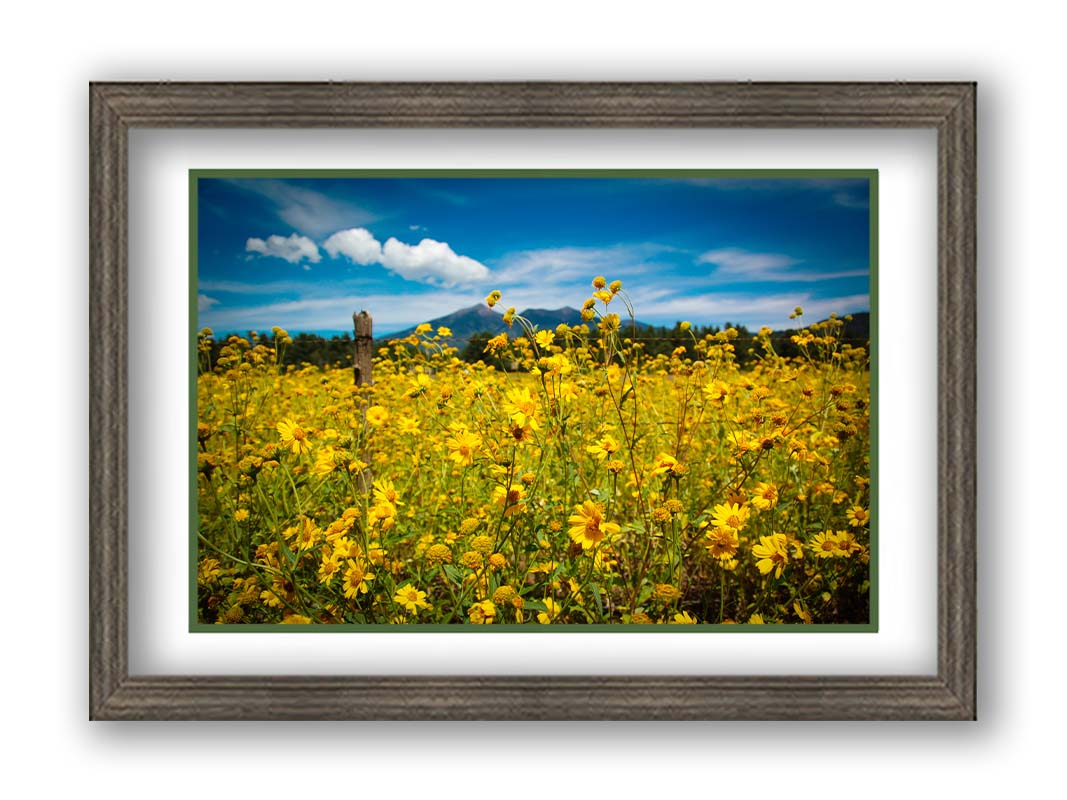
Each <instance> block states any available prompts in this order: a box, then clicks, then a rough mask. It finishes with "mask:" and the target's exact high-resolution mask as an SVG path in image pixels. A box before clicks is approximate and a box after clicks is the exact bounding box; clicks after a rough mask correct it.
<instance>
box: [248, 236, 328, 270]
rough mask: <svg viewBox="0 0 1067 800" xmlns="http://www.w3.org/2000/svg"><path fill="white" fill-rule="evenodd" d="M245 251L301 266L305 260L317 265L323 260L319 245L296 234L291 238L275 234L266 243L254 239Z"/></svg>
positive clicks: (249, 242) (250, 240)
mask: <svg viewBox="0 0 1067 800" xmlns="http://www.w3.org/2000/svg"><path fill="white" fill-rule="evenodd" d="M245 250H246V251H247V252H249V253H259V254H260V255H262V256H272V257H274V258H284V259H285V260H286V261H288V262H289V263H290V264H299V263H300V262H301V261H303V260H304V259H307V260H308V261H310V262H311V263H312V264H317V263H318V262H319V261H320V260H322V256H320V255H319V247H318V245H317V244H315V243H314V242H313V241H311V240H310V239H309V238H307V237H306V236H300V235H299V234H296V233H294V234H291V235H290V236H289V238H285V237H283V236H278V235H277V234H275V235H273V236H270V237H268V238H267V240H266V241H264V240H263V239H259V238H256V237H252V238H250V239H249V240H248V241H247V242H246V243H245Z"/></svg>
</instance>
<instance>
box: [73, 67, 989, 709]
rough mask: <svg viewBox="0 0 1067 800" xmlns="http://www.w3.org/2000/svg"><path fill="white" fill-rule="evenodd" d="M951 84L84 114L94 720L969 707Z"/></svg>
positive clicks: (497, 92)
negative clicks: (87, 194)
mask: <svg viewBox="0 0 1067 800" xmlns="http://www.w3.org/2000/svg"><path fill="white" fill-rule="evenodd" d="M974 104H975V88H974V86H973V85H971V84H625V85H624V84H359V83H354V84H158V85H157V84H151V85H150V84H94V85H92V86H91V102H90V111H91V129H90V147H91V198H90V206H91V242H90V250H91V252H90V255H91V291H92V294H91V309H90V315H91V331H90V337H91V375H92V382H91V395H90V429H91V440H92V441H91V445H92V446H91V454H92V455H91V464H90V469H91V474H92V476H93V483H92V492H91V498H90V500H91V509H90V511H91V543H90V544H91V549H90V553H91V561H90V564H91V574H90V591H91V597H90V627H91V635H90V642H91V652H90V678H91V692H90V716H91V718H93V719H224V718H229V719H438V718H439V719H974V717H975V713H976V712H975V656H974V654H975V644H974V642H975V623H976V619H975V552H974V547H975V541H976V533H975V529H976V520H975V490H974V485H975V483H974V474H975V428H974V423H975V408H974V390H975V367H976V352H975V341H974V330H975V327H974V325H975V323H974V319H975V174H974V168H975V153H974V146H975V145H974V119H975V114H974Z"/></svg>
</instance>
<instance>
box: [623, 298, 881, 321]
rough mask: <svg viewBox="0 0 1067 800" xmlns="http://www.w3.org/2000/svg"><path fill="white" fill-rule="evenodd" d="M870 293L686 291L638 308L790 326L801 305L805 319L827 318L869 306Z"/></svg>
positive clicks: (646, 315)
mask: <svg viewBox="0 0 1067 800" xmlns="http://www.w3.org/2000/svg"><path fill="white" fill-rule="evenodd" d="M870 303H871V300H870V295H868V294H852V295H844V296H841V297H814V296H812V295H811V294H810V293H801V294H797V293H795V292H794V293H789V294H786V293H781V294H770V295H762V294H750V293H730V294H727V293H721V294H720V293H715V294H710V293H705V294H687V295H681V296H676V297H671V298H665V299H661V300H655V301H651V302H643V303H641V304H640V307H639V308H638V314H637V316H638V319H642V320H646V319H650V320H672V321H677V320H682V319H696V320H717V321H719V323H720V324H721V323H723V322H727V321H729V322H733V323H735V324H740V325H748V326H749V327H753V326H754V327H759V326H762V325H767V326H768V327H771V328H779V329H780V328H784V327H787V326H788V325H790V324H791V323H790V322H789V315H790V314H791V313H792V312H793V309H794V308H795V307H796V306H798V305H800V306H803V308H804V316H805V318H808V319H812V320H816V319H824V318H826V317H828V316H829V315H830V314H833V313H836V314H842V315H844V314H849V313H852V312H856V311H864V310H866V309H868V308H870Z"/></svg>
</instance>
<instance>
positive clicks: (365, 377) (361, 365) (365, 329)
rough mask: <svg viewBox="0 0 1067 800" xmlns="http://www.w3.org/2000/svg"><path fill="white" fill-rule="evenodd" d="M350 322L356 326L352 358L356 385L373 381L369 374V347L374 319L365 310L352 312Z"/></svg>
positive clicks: (372, 340)
mask: <svg viewBox="0 0 1067 800" xmlns="http://www.w3.org/2000/svg"><path fill="white" fill-rule="evenodd" d="M352 324H353V325H354V326H355V328H356V352H355V358H354V360H353V364H352V366H353V372H354V376H353V377H354V379H355V383H356V386H363V385H364V384H367V385H369V384H372V383H374V380H373V377H372V376H371V349H372V346H373V344H374V336H373V335H372V333H371V331H372V329H373V325H374V320H372V319H371V315H370V314H368V313H367V312H366V311H360V312H359V313H358V314H355V313H354V314H352Z"/></svg>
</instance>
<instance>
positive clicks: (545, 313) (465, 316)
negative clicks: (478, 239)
mask: <svg viewBox="0 0 1067 800" xmlns="http://www.w3.org/2000/svg"><path fill="white" fill-rule="evenodd" d="M519 316H521V317H525V318H526V319H528V320H530V322H531V323H532V324H533V326H534V327H535V328H537V330H542V331H550V330H554V329H555V327H556V326H557V325H559V324H561V323H562V324H566V325H579V324H581V322H582V312H580V311H579V310H578V309H576V308H571V307H570V306H564V307H563V308H553V309H548V308H528V309H526V310H525V311H521V312H519ZM427 322H428V323H429V324H430V325H431V326H432V327H433V329H434V331H436V330H437V329H438V328H440V327H442V326H444V327H446V328H448V329H449V330H450V331H452V336H451V337H448V339H447V340H448V342H449V344H452V345H454V346H461V345H462V344H464V343H466V342H467V341H469V340H470V338H471V337H472V336H473V335H474V334H476V333H484V332H489V333H492V334H497V333H504V332H505V331H508V332H509V333H511V334H512V335H513V336H517V335H520V334H521V333H522V329H521V328H520V327H519V326H518V325H517V324H516V325H515V326H514V327H513V328H511V329H510V330H509V329H508V326H507V325H505V324H504V320H503V314H500V313H497V312H496V311H493V310H492V309H490V308H489V306H487V305H484V304H482V303H479V304H478V305H476V306H470V307H469V308H461V309H460V310H459V311H453V312H452V313H451V314H446V315H445V316H443V317H437V318H436V319H431V320H427ZM626 324H629V323H628V322H627V323H626ZM637 327H638V328H647V327H648V325H646V324H645V323H643V322H640V321H638V322H637ZM413 333H415V328H413V327H412V328H406V329H405V330H402V331H397V332H396V333H387V334H383V335H381V336H378V337H375V338H377V339H378V341H380V342H384V341H386V340H388V339H403V338H405V337H406V336H411V335H412V334H413Z"/></svg>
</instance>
